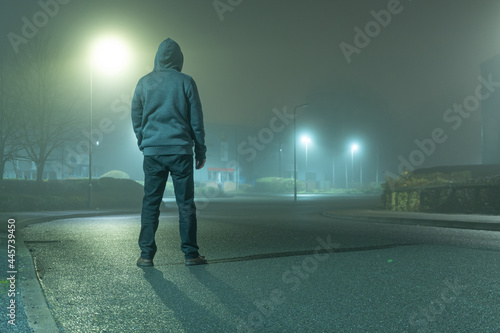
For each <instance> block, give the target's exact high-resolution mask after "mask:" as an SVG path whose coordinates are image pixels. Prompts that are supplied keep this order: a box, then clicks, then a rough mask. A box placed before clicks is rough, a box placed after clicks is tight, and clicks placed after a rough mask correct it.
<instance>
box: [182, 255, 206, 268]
mask: <svg viewBox="0 0 500 333" xmlns="http://www.w3.org/2000/svg"><path fill="white" fill-rule="evenodd" d="M205 264H208V261H207V258H205V257H202V256H199V257H198V258H194V259H186V266H193V265H205Z"/></svg>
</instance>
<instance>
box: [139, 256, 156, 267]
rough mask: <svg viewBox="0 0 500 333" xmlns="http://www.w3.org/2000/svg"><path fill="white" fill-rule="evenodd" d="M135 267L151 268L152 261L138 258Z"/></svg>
mask: <svg viewBox="0 0 500 333" xmlns="http://www.w3.org/2000/svg"><path fill="white" fill-rule="evenodd" d="M137 266H139V267H151V266H153V260H152V259H144V258H142V257H139V259H137Z"/></svg>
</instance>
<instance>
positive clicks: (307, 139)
mask: <svg viewBox="0 0 500 333" xmlns="http://www.w3.org/2000/svg"><path fill="white" fill-rule="evenodd" d="M301 140H302V142H303V143H305V144H306V176H305V180H306V193H307V145H308V144H309V143H310V142H311V139H310V138H309V137H308V136H305V135H304V136H303V137H302V139H301Z"/></svg>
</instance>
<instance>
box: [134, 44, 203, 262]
mask: <svg viewBox="0 0 500 333" xmlns="http://www.w3.org/2000/svg"><path fill="white" fill-rule="evenodd" d="M183 59H184V58H183V55H182V52H181V50H180V47H179V45H178V44H177V43H176V42H174V41H173V40H171V39H167V40H165V41H163V42H162V43H161V44H160V47H159V48H158V52H157V54H156V59H155V68H154V70H153V72H151V73H149V74H148V75H146V76H144V77H142V78H141V79H140V80H139V82H138V84H137V87H136V90H135V94H134V98H133V100H132V124H133V127H134V132H135V135H136V137H137V144H138V146H139V149H140V150H141V151H142V152H143V153H144V166H143V167H144V199H143V204H142V213H141V232H140V235H139V247H140V248H141V256H140V257H139V259H138V260H137V265H138V266H141V267H144V266H152V265H153V257H154V256H155V254H156V251H157V248H156V242H155V233H156V230H157V228H158V222H159V214H160V204H161V202H162V197H163V192H164V190H165V185H166V182H167V179H168V175H169V174H170V175H171V176H172V181H173V184H174V189H175V196H176V201H177V205H178V208H179V223H180V228H179V230H180V234H181V249H182V251H183V252H184V255H185V258H186V265H199V264H206V263H207V261H206V259H205V258H204V257H201V256H200V255H199V252H198V249H199V248H198V245H197V240H196V229H197V220H196V206H195V204H194V182H193V144H194V147H195V149H194V150H195V152H194V153H195V159H196V168H197V169H201V168H202V167H203V165H204V164H205V152H206V146H205V131H204V126H203V112H202V108H201V102H200V99H199V96H198V90H197V87H196V84H195V82H194V80H193V79H192V78H191V77H190V76H189V75H186V74H183V73H181V70H182V66H183V62H184V60H183Z"/></svg>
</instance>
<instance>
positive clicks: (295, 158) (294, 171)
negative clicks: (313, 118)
mask: <svg viewBox="0 0 500 333" xmlns="http://www.w3.org/2000/svg"><path fill="white" fill-rule="evenodd" d="M308 107H309V104H300V105H297V106H296V107H295V108H294V109H293V200H294V201H295V202H297V109H298V108H308Z"/></svg>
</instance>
